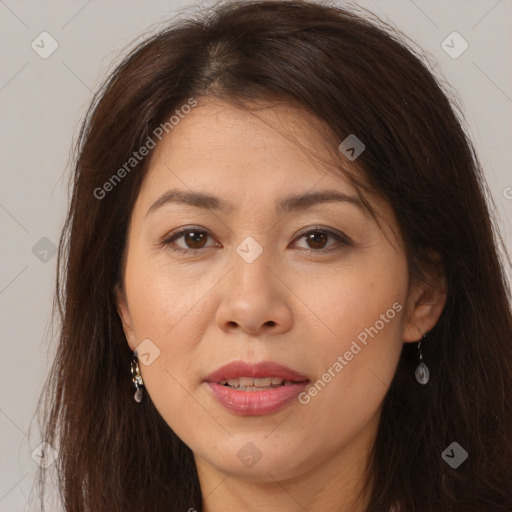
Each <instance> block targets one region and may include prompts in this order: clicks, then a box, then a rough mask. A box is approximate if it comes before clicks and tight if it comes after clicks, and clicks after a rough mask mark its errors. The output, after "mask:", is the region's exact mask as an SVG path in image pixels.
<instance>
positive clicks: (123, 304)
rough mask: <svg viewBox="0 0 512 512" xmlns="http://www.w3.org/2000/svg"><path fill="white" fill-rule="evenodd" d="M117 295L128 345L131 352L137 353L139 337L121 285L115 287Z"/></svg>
mask: <svg viewBox="0 0 512 512" xmlns="http://www.w3.org/2000/svg"><path fill="white" fill-rule="evenodd" d="M115 294H116V304H117V312H118V314H119V317H120V318H121V322H122V324H123V331H124V334H125V336H126V341H127V342H128V345H129V347H130V348H131V350H132V351H135V347H136V346H137V343H136V340H137V337H136V336H135V332H134V330H133V325H132V319H131V316H130V311H129V309H128V303H127V301H126V297H125V294H124V292H123V290H122V289H121V286H120V285H119V284H118V285H116V287H115Z"/></svg>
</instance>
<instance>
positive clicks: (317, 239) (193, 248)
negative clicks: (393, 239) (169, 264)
mask: <svg viewBox="0 0 512 512" xmlns="http://www.w3.org/2000/svg"><path fill="white" fill-rule="evenodd" d="M210 237H211V235H210V234H209V233H208V231H206V230H204V229H202V228H199V227H193V226H192V227H186V228H183V229H180V230H179V231H176V232H173V233H170V234H169V235H168V236H167V237H166V238H165V239H164V240H162V243H161V245H163V246H166V247H167V248H168V249H169V250H171V251H177V252H183V253H192V252H199V251H200V250H201V249H211V248H212V247H221V245H220V244H218V243H217V244H213V245H210V246H208V245H206V244H207V241H208V239H209V238H210ZM329 238H332V239H334V240H336V241H338V242H339V243H338V244H334V248H333V247H330V248H325V246H326V244H327V242H328V240H329ZM180 239H181V240H182V245H177V241H178V240H180ZM296 240H304V241H305V242H306V243H307V244H308V245H309V247H305V248H303V249H304V250H305V251H307V252H310V253H322V252H330V251H331V250H336V249H340V248H342V247H344V246H346V245H351V242H350V239H349V238H348V237H347V236H346V235H344V234H343V233H341V232H340V233H335V232H334V231H331V230H330V229H325V228H321V227H315V228H314V229H310V230H309V231H306V232H304V233H302V234H301V235H299V237H298V238H296ZM183 244H184V245H183ZM331 245H332V244H331ZM340 246H341V247H340Z"/></svg>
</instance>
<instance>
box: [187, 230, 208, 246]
mask: <svg viewBox="0 0 512 512" xmlns="http://www.w3.org/2000/svg"><path fill="white" fill-rule="evenodd" d="M195 237H197V238H195ZM185 238H186V240H187V245H189V244H188V242H189V241H192V247H190V245H189V247H190V248H191V249H198V248H201V247H203V245H204V241H205V240H206V237H205V236H204V233H201V232H200V231H199V232H197V231H189V232H188V234H187V236H186V237H185ZM194 238H195V239H194ZM198 238H202V240H201V241H202V242H203V244H201V243H200V242H201V241H199V240H198ZM198 241H199V245H197V243H198Z"/></svg>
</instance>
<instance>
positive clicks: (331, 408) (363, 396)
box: [119, 101, 436, 481]
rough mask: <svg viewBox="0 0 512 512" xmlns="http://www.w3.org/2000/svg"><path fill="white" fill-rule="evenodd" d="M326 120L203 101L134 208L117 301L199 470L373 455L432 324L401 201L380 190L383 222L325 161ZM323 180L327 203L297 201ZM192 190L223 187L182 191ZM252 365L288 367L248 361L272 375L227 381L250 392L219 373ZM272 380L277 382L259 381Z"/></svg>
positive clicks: (289, 465) (271, 468)
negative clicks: (401, 218)
mask: <svg viewBox="0 0 512 512" xmlns="http://www.w3.org/2000/svg"><path fill="white" fill-rule="evenodd" d="M320 133H321V126H320V125H319V122H318V121H316V120H315V119H311V118H306V117H305V114H303V113H299V112H298V111H294V110H292V109H287V108H285V107H272V108H269V109H266V110H263V111H259V113H258V116H255V115H251V113H249V112H247V111H244V110H238V109H236V108H234V107H232V106H229V105H226V104H222V103H216V102H213V101H209V102H202V103H200V104H199V106H198V107H197V108H196V109H193V110H192V111H191V112H190V113H189V114H188V115H187V116H186V117H184V118H183V119H181V120H180V122H179V124H177V125H176V126H174V128H173V130H172V131H171V132H169V134H168V135H166V137H164V138H163V139H162V141H161V142H160V143H159V145H158V146H157V148H156V149H155V150H154V154H153V156H152V160H151V162H150V167H149V170H148V173H147V175H146V177H145V180H144V182H143V185H142V188H141V190H140V194H139V196H138V199H137V201H136V204H135V206H134V209H133V212H132V216H131V222H130V226H129V233H128V241H127V246H126V248H125V250H126V253H125V265H124V271H123V282H124V292H120V293H119V311H120V314H121V317H122V320H123V325H124V329H125V333H126V336H127V340H128V343H129V346H130V348H131V349H132V350H135V349H136V348H137V347H140V348H139V349H138V355H139V359H140V360H141V362H142V363H143V364H140V369H141V373H142V377H143V380H144V385H145V388H146V390H147V393H148V394H149V396H150V398H151V400H152V401H153V403H154V405H155V406H156V408H157V409H158V411H159V413H160V414H161V415H162V417H163V418H164V420H165V421H166V422H167V424H168V425H169V426H170V427H171V428H172V429H173V430H174V432H175V433H176V434H177V435H178V436H179V437H180V438H181V439H182V440H183V441H184V442H185V443H186V444H187V445H188V446H189V447H190V448H191V449H192V451H193V452H194V454H195V458H196V463H197V466H198V471H199V472H200V473H201V474H206V473H207V471H208V470H211V471H217V472H219V473H225V474H228V473H231V474H236V475H239V476H241V477H243V478H248V479H253V480H260V481H268V480H270V479H272V478H273V479H286V478H293V477H299V476H300V475H301V474H305V473H307V472H311V471H313V470H314V469H315V468H317V467H320V465H322V464H324V465H325V464H327V462H328V461H333V460H336V459H337V458H338V460H339V461H340V464H341V460H342V458H344V459H343V460H345V461H347V460H348V458H349V457H352V460H358V458H359V460H360V459H361V454H362V453H365V451H366V450H367V449H368V447H369V446H370V445H371V443H372V442H373V440H374V436H375V433H376V428H377V424H378V419H379V414H380V408H381V404H382V400H383V398H384V395H385V393H386V391H387V389H388V386H389V384H390V382H391V380H392V378H393V375H394V372H395V369H396V366H397V363H398V359H399V356H400V352H401V348H402V344H403V343H404V342H408V341H414V340H418V339H419V338H420V335H419V333H418V330H417V327H420V328H422V329H423V330H424V331H427V330H428V329H429V328H430V327H431V326H432V322H435V319H434V317H435V316H436V315H435V311H434V312H433V309H432V307H431V306H426V305H421V304H419V302H420V300H419V297H420V295H421V290H420V291H418V292H417V293H416V292H415V293H416V295H415V296H414V297H412V296H411V295H408V285H409V282H408V270H407V263H406V258H405V254H404V251H403V249H402V245H401V242H400V239H399V238H395V235H394V234H393V233H398V226H397V224H396V220H395V217H394V215H393V212H392V210H391V208H390V207H389V206H388V205H387V204H386V203H385V202H384V201H382V200H373V206H374V208H375V209H376V210H377V212H378V214H379V217H380V219H381V220H380V224H381V226H380V227H379V226H378V225H377V223H376V222H375V220H374V219H373V218H372V217H371V216H370V215H369V214H368V213H367V212H366V210H365V209H364V208H363V207H362V205H361V204H360V203H359V202H358V199H357V194H356V191H355V190H354V188H353V187H352V186H351V185H350V184H349V183H348V181H347V180H346V179H345V178H344V177H343V175H342V173H339V174H338V175H335V174H334V173H333V172H332V171H327V170H326V168H325V167H322V165H321V164H320V163H319V160H318V159H314V158H312V156H311V155H312V154H315V152H316V154H318V152H319V151H321V148H322V144H323V142H322V138H321V136H320V135H319V134H320ZM308 150H309V151H308ZM340 164H341V165H345V167H346V168H348V165H349V164H350V162H348V161H347V160H346V159H344V157H343V156H342V155H341V154H340ZM351 172H353V173H355V174H357V172H358V171H357V169H355V168H352V169H351ZM359 177H361V176H359ZM170 191H175V192H178V193H181V194H182V195H181V196H180V195H179V194H177V193H175V194H174V195H173V194H170ZM319 192H325V193H329V194H331V196H330V197H331V200H330V201H322V200H321V199H322V197H321V196H318V195H317V196H316V200H315V198H314V197H313V199H311V200H309V201H305V200H303V201H299V200H295V201H288V202H287V203H284V201H285V200H286V199H289V198H291V197H296V196H304V195H306V194H318V193H319ZM190 193H198V194H199V193H200V194H207V195H208V196H214V197H215V198H216V199H209V200H208V201H207V202H206V201H204V200H203V202H202V204H200V203H198V202H196V204H192V201H189V202H188V204H187V203H186V202H185V201H184V196H183V194H190ZM335 194H336V195H337V200H335V199H334V195H335ZM325 197H327V195H325V196H324V199H325ZM173 198H174V199H173ZM180 198H181V199H182V201H180ZM219 205H220V206H222V207H218V206H219ZM280 205H281V207H280ZM205 206H206V207H205ZM286 206H287V207H286ZM411 293H412V292H411ZM406 310H407V313H406ZM433 313H434V314H433ZM141 343H142V345H141ZM240 361H242V362H246V363H248V364H249V365H252V364H255V363H262V362H273V363H277V364H280V365H283V366H285V367H287V368H288V371H289V372H290V371H291V372H292V373H286V372H285V370H283V369H282V368H277V367H275V366H274V367H270V366H269V367H264V366H263V367H259V369H260V370H261V372H260V373H256V369H255V368H254V367H251V366H248V367H243V368H240V367H238V369H237V367H235V368H234V369H233V372H234V375H236V374H237V372H238V374H239V375H241V376H245V377H253V378H254V376H257V377H258V376H259V378H263V380H261V381H260V380H258V381H252V380H245V379H241V381H238V382H237V381H236V380H235V381H232V383H231V384H232V386H236V385H237V384H241V385H243V386H248V387H249V389H247V390H237V389H234V388H228V387H227V386H225V385H223V382H222V381H223V380H227V379H224V378H223V377H224V376H226V375H227V374H226V372H223V371H220V373H217V374H216V376H214V377H213V378H212V379H210V380H213V382H207V380H208V379H209V376H210V375H211V374H212V373H214V372H215V371H216V370H218V369H219V368H221V367H223V366H224V365H226V364H228V363H233V362H240ZM265 372H266V374H267V375H264V374H265ZM293 372H295V373H293ZM266 376H268V377H276V379H275V380H274V386H277V387H274V388H271V389H268V388H267V389H266V390H255V389H254V388H253V387H251V386H255V387H267V386H268V385H269V384H271V381H269V380H268V379H264V377H266ZM279 376H281V378H284V379H285V380H287V381H290V382H294V383H286V385H279V378H280V377H279ZM299 381H302V382H299ZM304 381H305V382H304ZM287 387H288V389H286V388H287ZM251 394H252V396H250V395H251ZM145 399H148V398H147V396H146V397H145ZM134 405H135V404H134ZM350 454H352V455H350ZM269 475H271V476H269Z"/></svg>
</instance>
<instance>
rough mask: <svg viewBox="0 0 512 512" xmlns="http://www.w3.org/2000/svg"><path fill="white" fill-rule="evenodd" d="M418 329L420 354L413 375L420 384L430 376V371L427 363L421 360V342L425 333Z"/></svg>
mask: <svg viewBox="0 0 512 512" xmlns="http://www.w3.org/2000/svg"><path fill="white" fill-rule="evenodd" d="M418 331H420V334H421V336H422V338H421V340H419V341H418V352H419V354H420V364H419V365H418V366H417V367H416V371H415V372H414V376H415V377H416V380H417V381H418V382H419V383H420V384H426V383H427V382H428V380H429V378H430V372H429V370H428V367H427V365H426V364H425V363H424V362H423V354H422V353H421V342H422V341H423V340H424V339H425V337H426V336H427V335H426V334H424V333H423V331H422V330H421V329H418Z"/></svg>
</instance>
